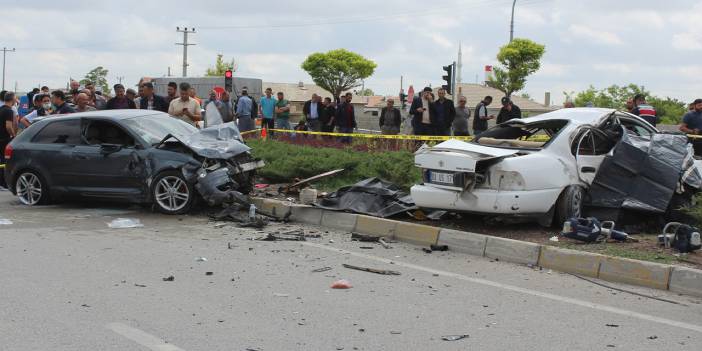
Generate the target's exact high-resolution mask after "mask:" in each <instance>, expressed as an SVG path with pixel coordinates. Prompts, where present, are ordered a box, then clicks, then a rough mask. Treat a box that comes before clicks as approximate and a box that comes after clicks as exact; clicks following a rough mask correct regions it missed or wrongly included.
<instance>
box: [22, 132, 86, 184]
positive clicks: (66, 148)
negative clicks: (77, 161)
mask: <svg viewBox="0 0 702 351" xmlns="http://www.w3.org/2000/svg"><path fill="white" fill-rule="evenodd" d="M80 144H81V138H80V119H77V118H66V119H57V120H55V121H52V122H50V123H48V124H47V125H46V126H44V128H42V130H40V131H39V132H38V133H37V134H36V135H35V136H34V137H33V138H32V140H31V145H32V147H31V153H30V159H31V160H30V162H31V164H33V165H34V166H35V167H37V168H39V169H42V170H45V172H44V174H45V176H46V177H47V181H48V182H49V184H50V186H51V187H52V188H53V189H54V190H58V191H61V190H65V188H66V187H68V186H70V185H71V184H72V183H73V182H76V181H79V180H78V179H76V178H75V172H74V167H73V164H72V154H73V150H74V149H75V147H76V146H78V145H80Z"/></svg>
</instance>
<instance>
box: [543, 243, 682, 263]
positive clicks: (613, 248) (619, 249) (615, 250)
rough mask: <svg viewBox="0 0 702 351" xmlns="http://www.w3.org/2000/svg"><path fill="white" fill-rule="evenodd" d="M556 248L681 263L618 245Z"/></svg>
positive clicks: (567, 245) (572, 245)
mask: <svg viewBox="0 0 702 351" xmlns="http://www.w3.org/2000/svg"><path fill="white" fill-rule="evenodd" d="M554 246H558V247H561V248H564V249H571V250H578V251H585V252H592V253H598V254H602V255H607V256H615V257H623V258H630V259H633V260H640V261H649V262H656V263H663V264H675V263H678V262H679V260H678V259H677V257H675V256H673V255H672V254H669V253H666V252H655V251H650V250H646V249H642V248H636V247H626V246H624V245H618V244H616V243H597V244H587V245H584V244H572V243H560V244H556V245H554Z"/></svg>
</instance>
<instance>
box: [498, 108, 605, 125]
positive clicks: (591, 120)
mask: <svg viewBox="0 0 702 351" xmlns="http://www.w3.org/2000/svg"><path fill="white" fill-rule="evenodd" d="M616 111H617V110H615V109H612V108H598V107H581V108H562V109H560V110H556V111H553V112H548V113H544V114H542V115H538V116H534V117H527V118H522V119H519V120H510V122H513V121H522V122H523V123H526V124H529V123H534V122H541V121H548V120H556V119H566V120H569V121H571V122H573V123H575V124H577V125H581V124H597V123H598V122H600V120H601V119H602V118H603V117H605V116H609V115H610V114H612V113H613V112H616Z"/></svg>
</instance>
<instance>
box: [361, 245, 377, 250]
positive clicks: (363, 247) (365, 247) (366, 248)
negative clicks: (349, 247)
mask: <svg viewBox="0 0 702 351" xmlns="http://www.w3.org/2000/svg"><path fill="white" fill-rule="evenodd" d="M358 248H359V249H364V250H373V246H359V247H358Z"/></svg>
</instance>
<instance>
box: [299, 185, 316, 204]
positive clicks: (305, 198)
mask: <svg viewBox="0 0 702 351" xmlns="http://www.w3.org/2000/svg"><path fill="white" fill-rule="evenodd" d="M315 202H317V189H312V188H304V189H302V190H300V203H301V204H303V205H312V204H314V203H315Z"/></svg>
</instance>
